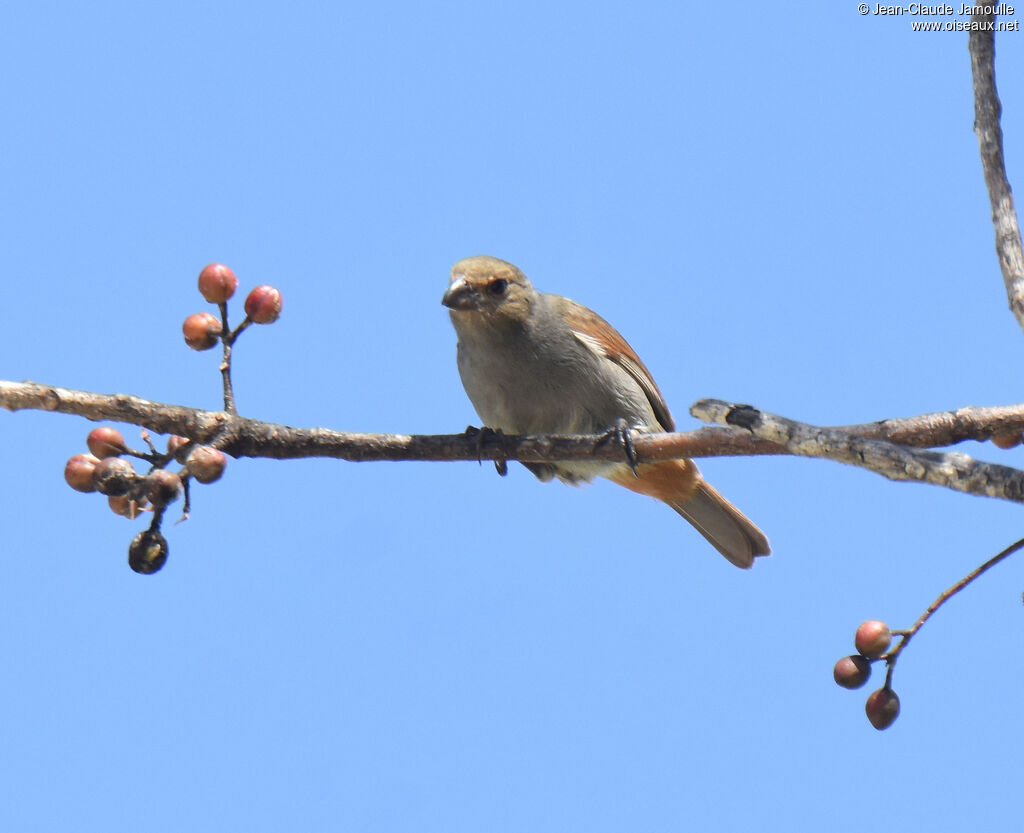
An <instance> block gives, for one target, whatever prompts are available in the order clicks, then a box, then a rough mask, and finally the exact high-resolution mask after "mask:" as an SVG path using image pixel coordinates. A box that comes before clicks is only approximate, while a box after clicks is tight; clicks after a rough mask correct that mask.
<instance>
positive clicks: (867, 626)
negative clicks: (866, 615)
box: [853, 619, 892, 659]
mask: <svg viewBox="0 0 1024 833" xmlns="http://www.w3.org/2000/svg"><path fill="white" fill-rule="evenodd" d="M891 643H892V632H891V631H890V630H889V626H888V625H887V624H885V622H879V621H878V620H877V619H869V620H868V621H867V622H862V623H861V625H860V627H859V628H857V634H856V636H854V639H853V644H854V647H856V649H857V651H858V652H859V653H861V654H863V655H864V656H866V657H868V658H869V659H877V658H878V657H880V656H882V654H884V653H885V652H886V651H888V650H889V645H890V644H891Z"/></svg>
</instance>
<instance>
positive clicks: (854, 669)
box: [832, 654, 871, 688]
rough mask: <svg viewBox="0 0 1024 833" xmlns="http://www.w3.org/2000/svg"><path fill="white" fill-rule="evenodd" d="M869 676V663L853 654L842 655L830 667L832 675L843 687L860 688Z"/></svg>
mask: <svg viewBox="0 0 1024 833" xmlns="http://www.w3.org/2000/svg"><path fill="white" fill-rule="evenodd" d="M870 676H871V663H870V662H868V661H867V660H866V659H865V658H864V657H862V656H860V655H858V654H854V655H852V656H849V657H843V658H842V659H841V660H839V662H837V663H836V667H835V668H833V669H832V677H833V679H835V681H836V683H837V684H839V685H841V686H842V687H843V688H860V687H861V686H862V685H864V683H866V682H867V681H868V677H870Z"/></svg>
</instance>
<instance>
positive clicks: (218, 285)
mask: <svg viewBox="0 0 1024 833" xmlns="http://www.w3.org/2000/svg"><path fill="white" fill-rule="evenodd" d="M237 288H238V278H236V277H235V273H234V272H232V271H231V270H230V269H229V268H228V267H227V266H225V265H224V264H223V263H210V264H208V265H206V266H204V267H203V271H202V272H200V273H199V292H200V294H201V295H202V296H203V297H204V298H205V299H206V300H207V301H209V302H210V303H211V304H223V303H224V302H225V301H227V300H228V298H230V297H231V296H232V295H234V294H235V290H236V289H237Z"/></svg>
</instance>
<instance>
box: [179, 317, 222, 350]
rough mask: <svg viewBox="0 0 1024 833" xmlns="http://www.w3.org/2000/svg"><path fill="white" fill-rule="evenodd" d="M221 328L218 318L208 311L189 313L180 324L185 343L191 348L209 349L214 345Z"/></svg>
mask: <svg viewBox="0 0 1024 833" xmlns="http://www.w3.org/2000/svg"><path fill="white" fill-rule="evenodd" d="M222 329H223V328H222V325H221V323H220V319H219V318H217V317H216V316H215V315H212V314H211V313H208V312H197V313H195V314H194V315H190V316H189V317H188V318H186V319H185V321H184V323H182V325H181V332H182V334H183V335H184V336H185V343H186V344H187V345H188V346H189V347H191V348H192V349H193V350H209V349H210V348H211V347H213V346H215V345H216V344H217V339H218V338H220V334H221V330H222Z"/></svg>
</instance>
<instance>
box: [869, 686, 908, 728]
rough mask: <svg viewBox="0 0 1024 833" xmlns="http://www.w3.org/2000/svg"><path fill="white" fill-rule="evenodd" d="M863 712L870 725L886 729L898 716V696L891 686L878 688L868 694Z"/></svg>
mask: <svg viewBox="0 0 1024 833" xmlns="http://www.w3.org/2000/svg"><path fill="white" fill-rule="evenodd" d="M864 712H865V713H866V714H867V716H868V720H870V721H871V725H872V726H874V727H875V728H876V729H878V730H882V729H888V728H889V727H890V726H892V724H893V721H894V720H896V718H897V717H899V716H900V698H899V697H897V696H896V692H895V691H893V690H892V689H891V688H880V689H878V690H877V691H872V692H871V694H869V695H868V700H867V702H866V703H865V704H864Z"/></svg>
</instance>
